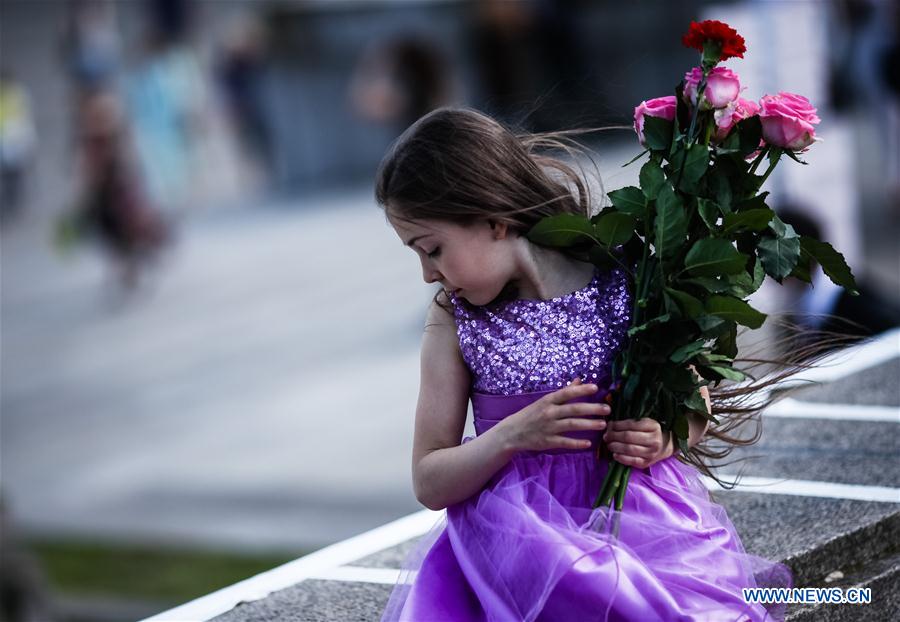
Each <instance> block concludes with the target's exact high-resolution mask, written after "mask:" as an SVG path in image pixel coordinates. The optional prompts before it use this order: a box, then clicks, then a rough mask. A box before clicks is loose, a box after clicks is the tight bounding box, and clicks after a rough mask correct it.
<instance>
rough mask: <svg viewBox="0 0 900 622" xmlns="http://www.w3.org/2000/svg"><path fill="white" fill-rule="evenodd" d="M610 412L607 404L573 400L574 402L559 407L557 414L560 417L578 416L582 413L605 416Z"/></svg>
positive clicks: (582, 414)
mask: <svg viewBox="0 0 900 622" xmlns="http://www.w3.org/2000/svg"><path fill="white" fill-rule="evenodd" d="M610 412H611V411H610V408H609V406H608V405H607V404H598V403H596V402H575V403H574V404H565V405H563V406H562V408H560V409H559V414H560V415H561V416H562V417H580V416H584V415H599V416H601V417H606V416H607V415H609V414H610Z"/></svg>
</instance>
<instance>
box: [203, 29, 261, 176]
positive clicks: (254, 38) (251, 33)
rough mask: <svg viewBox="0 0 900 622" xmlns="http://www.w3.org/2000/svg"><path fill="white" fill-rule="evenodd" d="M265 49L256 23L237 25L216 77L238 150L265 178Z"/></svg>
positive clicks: (228, 38) (229, 38) (222, 54)
mask: <svg viewBox="0 0 900 622" xmlns="http://www.w3.org/2000/svg"><path fill="white" fill-rule="evenodd" d="M265 46H266V43H265V33H264V31H263V28H262V26H261V25H260V24H259V22H257V21H255V20H253V19H250V18H244V19H241V20H239V21H236V22H235V23H234V24H233V25H232V26H231V29H230V30H229V32H228V34H227V36H226V39H225V41H224V43H223V45H222V48H221V51H220V57H219V59H218V62H217V67H216V76H217V78H218V81H219V84H220V86H221V89H222V91H223V93H224V97H225V101H226V106H227V110H228V112H229V116H230V118H231V122H232V124H233V126H234V128H235V130H236V131H237V135H238V139H239V141H240V147H241V150H242V151H243V153H244V155H246V156H248V157H249V160H250V162H251V166H252V167H253V168H255V169H257V171H258V172H259V173H261V174H262V176H265V177H268V176H269V175H271V173H272V166H273V153H272V135H271V129H270V126H269V113H268V111H267V109H266V102H265V81H266V71H267V69H266V68H267V60H266V47H265Z"/></svg>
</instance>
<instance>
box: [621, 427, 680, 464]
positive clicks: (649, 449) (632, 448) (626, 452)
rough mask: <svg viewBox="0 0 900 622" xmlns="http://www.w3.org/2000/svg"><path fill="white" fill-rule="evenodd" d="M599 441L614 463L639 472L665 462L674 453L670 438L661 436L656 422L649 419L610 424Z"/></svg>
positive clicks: (664, 435)
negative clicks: (602, 442) (603, 443)
mask: <svg viewBox="0 0 900 622" xmlns="http://www.w3.org/2000/svg"><path fill="white" fill-rule="evenodd" d="M603 440H604V441H605V442H606V446H607V448H608V449H609V451H610V452H611V453H612V455H613V459H614V460H616V461H617V462H620V463H622V464H624V465H626V466H631V467H637V468H639V469H643V468H646V467H648V466H650V465H651V464H654V463H656V462H659V461H660V460H665V459H666V458H668V457H669V456H671V455H672V454H673V453H674V451H675V447H674V445H673V444H672V435H671V434H668V435H666V434H663V431H662V428H661V427H660V426H659V421H657V420H656V419H653V418H651V417H645V418H644V419H638V420H635V419H623V420H621V421H610V422H609V430H607V431H606V434H604V435H603Z"/></svg>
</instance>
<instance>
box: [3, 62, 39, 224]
mask: <svg viewBox="0 0 900 622" xmlns="http://www.w3.org/2000/svg"><path fill="white" fill-rule="evenodd" d="M35 143H36V134H35V129H34V121H33V119H32V113H31V99H30V97H29V95H28V91H27V90H26V89H25V87H24V85H22V84H21V83H19V82H18V81H17V80H16V79H15V77H14V76H13V75H12V73H11V72H10V71H9V70H8V69H5V68H0V218H2V219H3V220H6V219H7V218H9V217H11V216H14V215H16V214H17V213H18V212H19V209H20V207H21V204H22V189H23V182H24V180H25V176H26V173H27V171H28V168H29V165H30V164H31V163H32V161H33V158H34V149H35Z"/></svg>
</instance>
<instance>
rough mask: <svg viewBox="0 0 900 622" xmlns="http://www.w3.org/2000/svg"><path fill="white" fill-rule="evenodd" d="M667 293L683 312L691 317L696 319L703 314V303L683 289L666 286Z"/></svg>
mask: <svg viewBox="0 0 900 622" xmlns="http://www.w3.org/2000/svg"><path fill="white" fill-rule="evenodd" d="M665 294H666V295H667V296H671V297H672V298H673V299H674V300H675V301H676V302H677V303H678V307H679V308H680V309H681V310H682V312H683V313H684V314H685V315H686V316H687V317H689V318H691V319H694V318H696V317H698V316H700V315H702V314H703V303H702V302H700V301H699V300H697V299H696V298H694V297H693V296H691V295H690V294H687V293H685V292H682V291H678V290H677V289H672V288H671V287H666V288H665Z"/></svg>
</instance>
